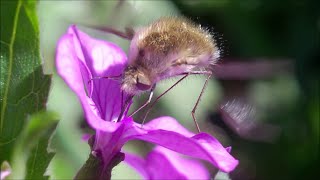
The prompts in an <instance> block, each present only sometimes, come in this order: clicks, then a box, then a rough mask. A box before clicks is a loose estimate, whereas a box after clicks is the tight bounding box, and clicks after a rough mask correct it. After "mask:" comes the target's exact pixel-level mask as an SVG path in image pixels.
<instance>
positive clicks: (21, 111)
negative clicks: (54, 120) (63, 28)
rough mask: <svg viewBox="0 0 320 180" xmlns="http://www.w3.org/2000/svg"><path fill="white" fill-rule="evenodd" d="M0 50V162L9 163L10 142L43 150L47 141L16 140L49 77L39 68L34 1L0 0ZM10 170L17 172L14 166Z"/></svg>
mask: <svg viewBox="0 0 320 180" xmlns="http://www.w3.org/2000/svg"><path fill="white" fill-rule="evenodd" d="M0 54H1V55H0V63H1V74H0V75H1V79H0V90H1V94H0V104H1V119H0V163H2V162H3V161H5V160H6V161H8V162H9V163H12V153H13V152H14V145H15V146H16V147H17V146H20V149H21V152H23V149H24V148H26V147H21V146H24V145H28V143H31V142H32V143H36V144H34V145H36V146H39V147H45V148H44V149H45V150H46V147H47V144H48V143H47V142H41V141H40V142H33V140H35V139H32V138H34V137H29V138H28V139H27V140H28V141H27V142H24V143H22V142H23V140H22V141H19V140H18V139H19V138H21V136H23V135H26V134H23V135H21V131H22V130H23V129H24V128H26V121H27V118H28V117H29V116H30V115H31V114H33V113H35V112H38V111H40V110H44V109H45V106H46V101H47V96H48V93H49V88H50V81H51V78H50V76H48V75H44V74H43V72H42V66H41V59H40V50H39V25H38V18H37V14H36V2H35V1H31V0H30V1H23V0H19V1H1V52H0ZM41 120H42V121H43V122H42V123H49V124H46V125H50V122H49V121H50V120H48V121H47V120H46V119H41ZM44 130H46V129H45V127H44ZM35 131H36V130H35ZM35 131H34V132H33V133H35ZM51 132H52V131H51ZM19 143H20V144H19ZM17 144H19V145H17ZM29 148H30V149H29V150H30V151H31V150H34V149H33V148H31V147H29ZM15 150H16V149H15ZM32 153H34V152H32ZM39 153H40V150H39ZM41 153H44V152H41ZM21 155H23V154H21ZM42 155H44V154H42ZM29 158H30V157H29V155H28V156H25V160H26V161H27V160H29ZM42 160H43V162H42ZM44 161H45V159H38V161H37V163H39V164H43V163H44V164H45V163H48V162H44ZM21 165H24V164H21ZM35 167H37V165H35ZM13 171H16V172H17V170H16V169H13ZM42 172H44V169H43V171H42ZM28 173H29V172H28ZM36 173H37V172H36ZM39 173H40V171H39ZM38 177H39V176H38Z"/></svg>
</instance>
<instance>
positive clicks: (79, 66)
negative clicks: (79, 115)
mask: <svg viewBox="0 0 320 180" xmlns="http://www.w3.org/2000/svg"><path fill="white" fill-rule="evenodd" d="M75 29H76V28H75V27H71V28H69V33H68V34H65V35H64V36H62V37H61V39H60V40H59V42H58V45H57V52H56V67H57V71H58V74H59V75H60V76H61V77H62V78H63V79H64V81H65V82H66V83H67V84H68V86H69V87H70V88H71V89H72V90H73V91H74V92H75V93H76V95H77V96H78V98H79V99H80V102H81V104H82V107H83V109H84V112H85V114H86V118H87V121H88V123H89V124H90V125H91V127H93V128H94V129H97V130H99V129H100V130H104V131H114V130H115V128H116V127H117V126H119V125H116V124H115V123H110V122H108V121H111V120H112V119H115V118H116V117H117V116H118V113H119V112H118V111H119V108H118V109H116V110H108V111H106V110H103V111H102V110H99V107H100V109H101V108H102V107H104V108H107V107H106V106H103V105H101V104H103V103H101V101H102V100H100V101H98V100H96V101H93V99H91V98H89V97H88V96H87V94H86V91H85V88H84V84H85V81H86V80H87V79H89V78H91V77H90V76H91V72H92V71H91V69H90V68H89V67H88V66H87V63H86V61H84V59H83V57H84V56H83V55H82V57H81V54H80V53H81V52H80V51H79V47H80V44H77V42H79V41H78V39H77V36H76V35H75V33H74V30H75ZM80 34H81V33H80ZM81 37H82V35H81ZM85 40H86V41H88V44H90V41H93V42H95V44H96V46H100V47H103V48H105V49H107V48H113V47H114V45H112V46H108V44H107V43H104V42H101V41H98V40H94V39H88V37H87V39H85ZM91 44H92V43H91ZM93 49H94V48H92V49H91V50H92V51H93ZM119 54H121V53H119ZM119 57H121V55H119ZM123 61H126V59H125V58H122V59H121V58H120V62H123ZM112 63H114V62H108V61H106V62H105V64H109V65H110V66H111V64H112ZM123 63H124V62H123ZM104 81H108V82H109V83H116V82H113V81H111V80H104ZM104 83H106V84H108V83H107V82H104ZM114 86H117V89H112V90H114V91H115V92H117V93H119V92H120V89H119V88H120V87H119V84H118V85H115V84H113V85H112V87H114ZM107 92H108V94H110V95H106V97H105V98H102V99H103V101H108V103H109V104H110V105H109V106H112V105H114V106H115V107H119V106H120V104H121V101H119V100H118V99H116V98H109V97H110V96H113V91H111V90H110V89H109V91H107ZM93 93H94V92H93ZM117 97H118V96H117ZM104 103H105V102H104ZM115 111H116V112H115ZM106 112H108V114H107V115H108V117H109V118H110V119H103V118H101V117H102V116H101V113H106ZM111 117H112V118H111ZM106 120H108V121H106Z"/></svg>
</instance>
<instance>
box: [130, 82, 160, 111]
mask: <svg viewBox="0 0 320 180" xmlns="http://www.w3.org/2000/svg"><path fill="white" fill-rule="evenodd" d="M155 87H156V85H153V86H152V88H151V90H150V95H149V98H148V100H147V101H146V102H145V103H144V104H143V105H142V106H140V107H139V108H138V109H137V110H135V111H134V112H133V113H131V114H130V115H129V117H132V116H133V115H135V114H136V113H137V112H139V111H140V110H141V109H143V108H144V107H146V106H147V105H148V104H149V103H150V102H151V99H152V96H153V91H154V89H155Z"/></svg>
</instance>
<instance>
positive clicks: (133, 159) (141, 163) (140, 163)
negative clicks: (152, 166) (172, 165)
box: [124, 153, 149, 179]
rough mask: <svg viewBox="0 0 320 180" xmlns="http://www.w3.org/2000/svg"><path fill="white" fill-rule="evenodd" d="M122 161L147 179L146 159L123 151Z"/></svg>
mask: <svg viewBox="0 0 320 180" xmlns="http://www.w3.org/2000/svg"><path fill="white" fill-rule="evenodd" d="M125 154H126V155H125V159H124V161H125V162H126V163H127V164H129V165H130V166H131V167H133V168H134V169H135V170H136V171H138V173H139V174H140V175H141V176H142V177H143V178H144V179H149V175H148V170H147V168H146V167H147V163H146V161H145V160H144V159H143V158H142V157H140V156H137V155H135V154H131V153H125Z"/></svg>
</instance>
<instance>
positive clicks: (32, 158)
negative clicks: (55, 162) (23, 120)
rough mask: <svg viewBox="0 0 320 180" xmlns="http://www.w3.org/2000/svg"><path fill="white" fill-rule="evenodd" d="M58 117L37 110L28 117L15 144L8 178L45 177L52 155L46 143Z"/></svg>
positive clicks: (51, 113)
mask: <svg viewBox="0 0 320 180" xmlns="http://www.w3.org/2000/svg"><path fill="white" fill-rule="evenodd" d="M58 119H59V118H58V116H57V114H56V113H53V112H38V113H36V114H34V115H32V116H31V117H30V119H29V121H28V123H27V124H26V126H25V127H24V129H23V131H22V132H21V134H20V136H19V137H18V138H17V141H16V144H15V148H14V153H13V159H12V175H11V176H10V178H12V179H47V178H45V177H44V173H45V171H46V169H47V167H48V164H49V162H50V161H51V159H52V157H53V155H54V153H53V152H52V150H49V148H48V144H50V138H51V135H52V132H53V131H54V130H55V128H56V125H57V123H58ZM48 150H49V151H50V152H48Z"/></svg>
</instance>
